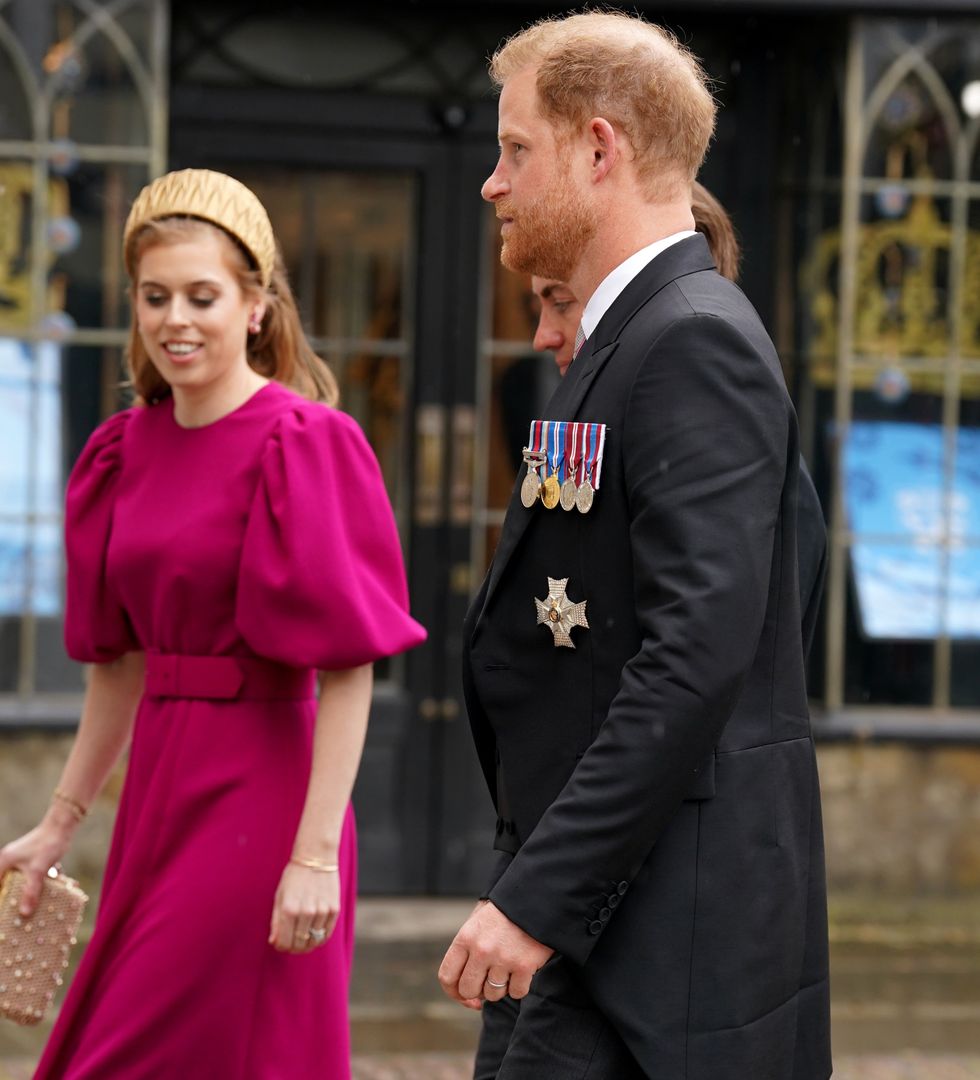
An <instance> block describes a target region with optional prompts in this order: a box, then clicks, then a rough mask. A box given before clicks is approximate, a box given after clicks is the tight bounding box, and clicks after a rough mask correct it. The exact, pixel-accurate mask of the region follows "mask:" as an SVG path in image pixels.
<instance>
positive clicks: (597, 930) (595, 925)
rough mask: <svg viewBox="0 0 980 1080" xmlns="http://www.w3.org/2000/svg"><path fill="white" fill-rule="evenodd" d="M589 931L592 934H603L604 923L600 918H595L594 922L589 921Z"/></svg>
mask: <svg viewBox="0 0 980 1080" xmlns="http://www.w3.org/2000/svg"><path fill="white" fill-rule="evenodd" d="M589 933H590V934H601V933H602V923H601V922H599V920H598V919H593V920H592V922H590V923H589Z"/></svg>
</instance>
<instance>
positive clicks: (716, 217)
mask: <svg viewBox="0 0 980 1080" xmlns="http://www.w3.org/2000/svg"><path fill="white" fill-rule="evenodd" d="M691 211H692V213H693V214H694V227H695V228H696V229H697V231H698V232H699V233H704V238H705V239H706V240H707V241H708V247H709V248H710V249H711V256H712V258H713V259H714V260H715V266H717V267H718V273H719V274H721V275H722V277H726V278H728V280H729V281H738V265H739V261H740V259H741V252H740V250H739V246H738V238H737V237H736V236H735V229H734V227H733V225H732V219H731V218H730V217H729V216H728V212H727V211H726V210H725V208H724V207H723V206H722V205H721V203H720V202H719V201H718V200H717V199H716V198H715V197H714V195H712V194H711V192H710V191H708V189H707V188H706V187H705V186H704V185H703V184H700V183H698V181H697V180H695V181H694V183H693V184H692V186H691Z"/></svg>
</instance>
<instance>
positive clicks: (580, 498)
mask: <svg viewBox="0 0 980 1080" xmlns="http://www.w3.org/2000/svg"><path fill="white" fill-rule="evenodd" d="M524 460H525V461H526V462H527V474H526V475H525V477H524V480H523V482H522V483H521V502H522V503H523V504H524V506H525V507H526V508H527V509H528V510H530V509H531V507H532V506H534V504H535V503H536V502H537V501H538V499H540V500H541V502H542V504H543V505H544V507H545V509H546V510H554V508H555V507H556V506H560V507H561V508H562V510H571V509H573V508H574V509H576V510H578V512H579V513H580V514H587V513H588V512H589V511H590V510H591V509H592V501H593V499H594V498H595V488H593V487H592V484H591V483H590V482H589V478H588V476H586V478H585V479H584V480H583V481H582V483H581V484H576V483H575V481H574V480H573V479H572V477H571V476H570V477H568V479H567V480H566V481H565V483H564V484H560V483H559V482H558V473H557V471H555V472H553V473H552V474H551V476H549V477H548V478H547V480H542V479H541V477H540V476H539V475H538V469H539V468H540V467H541V466H542V465H543V466H544V467H545V469H547V467H548V455H547V454H546V453H544V451H542V450H529V449H528V448H527V447H526V446H525V447H524ZM573 475H574V470H573Z"/></svg>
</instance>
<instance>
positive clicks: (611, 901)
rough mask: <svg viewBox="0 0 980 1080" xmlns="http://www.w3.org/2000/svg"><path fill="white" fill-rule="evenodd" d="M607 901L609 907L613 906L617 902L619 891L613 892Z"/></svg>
mask: <svg viewBox="0 0 980 1080" xmlns="http://www.w3.org/2000/svg"><path fill="white" fill-rule="evenodd" d="M607 903H608V904H609V906H610V907H611V908H615V907H616V905H617V904H618V903H619V893H613V894H612V896H610V897H609V899H608V901H607Z"/></svg>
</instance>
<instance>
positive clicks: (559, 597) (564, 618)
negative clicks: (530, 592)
mask: <svg viewBox="0 0 980 1080" xmlns="http://www.w3.org/2000/svg"><path fill="white" fill-rule="evenodd" d="M567 586H568V578H567V577H566V578H552V577H550V578H548V595H547V596H546V597H545V599H544V600H539V599H538V598H537V597H535V598H534V604H535V607H536V608H537V610H538V625H539V626H541V625H544V626H547V627H548V629H549V630H550V631H551V632H552V634H553V635H554V638H555V645H556V646H558V645H564V646H566V647H567V648H569V649H574V648H575V642H574V641H572V639H571V636H570V635H571V630H572V627H573V626H584V627H585V629H586V630H588V628H589V620H588V619H587V618H586V617H585V605H586V604H587V603H588V601H586V600H582V601H581V602H580V603H578V604H573V603H572V601H571V600H569V599H568V597H567V596H566V595H565V589H566V588H567Z"/></svg>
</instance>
